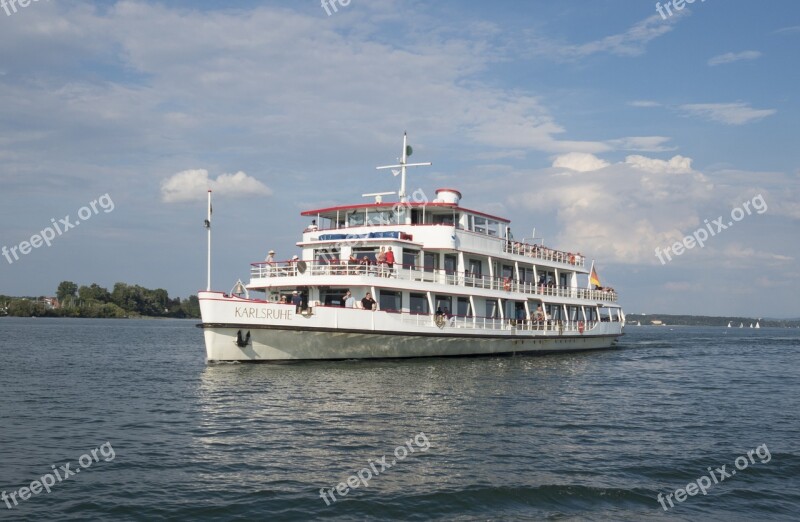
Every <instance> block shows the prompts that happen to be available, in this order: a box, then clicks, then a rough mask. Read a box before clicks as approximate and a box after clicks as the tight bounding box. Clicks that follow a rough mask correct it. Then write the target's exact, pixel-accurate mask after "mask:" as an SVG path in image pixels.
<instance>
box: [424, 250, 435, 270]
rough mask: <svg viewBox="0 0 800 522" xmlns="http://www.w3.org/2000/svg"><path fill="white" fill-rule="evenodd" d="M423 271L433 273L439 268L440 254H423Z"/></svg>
mask: <svg viewBox="0 0 800 522" xmlns="http://www.w3.org/2000/svg"><path fill="white" fill-rule="evenodd" d="M423 265H424V266H423V270H425V271H426V272H433V271H434V270H436V269H437V268H439V254H438V253H436V252H425V253H424V254H423Z"/></svg>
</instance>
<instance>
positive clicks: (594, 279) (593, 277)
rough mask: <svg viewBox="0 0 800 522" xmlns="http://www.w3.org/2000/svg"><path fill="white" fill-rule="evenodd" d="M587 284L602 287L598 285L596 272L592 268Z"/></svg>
mask: <svg viewBox="0 0 800 522" xmlns="http://www.w3.org/2000/svg"><path fill="white" fill-rule="evenodd" d="M589 283H590V284H593V285H595V286H603V285H601V284H600V278H599V277H597V270H595V269H594V266H592V273H591V275H590V276H589Z"/></svg>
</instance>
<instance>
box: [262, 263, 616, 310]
mask: <svg viewBox="0 0 800 522" xmlns="http://www.w3.org/2000/svg"><path fill="white" fill-rule="evenodd" d="M298 276H303V277H322V276H363V277H387V278H393V279H398V280H401V281H417V282H426V283H438V284H443V285H451V286H468V287H472V288H483V289H487V290H504V291H507V292H513V293H521V294H532V295H540V296H552V297H571V298H574V299H591V300H595V301H609V302H616V301H617V294H616V292H614V291H608V290H589V289H586V288H569V287H568V288H564V287H557V286H547V285H539V284H536V283H534V282H525V281H516V280H511V279H508V278H499V277H489V276H487V275H478V274H471V273H469V272H450V271H446V270H442V269H437V270H434V269H431V268H424V267H420V266H409V265H403V266H401V265H395V266H394V267H393V268H389V267H388V266H386V265H383V266H379V265H352V264H328V263H313V262H308V261H303V262H294V261H291V262H282V263H273V264H269V263H266V262H260V263H252V265H251V268H250V278H251V279H266V278H274V277H277V278H286V277H298Z"/></svg>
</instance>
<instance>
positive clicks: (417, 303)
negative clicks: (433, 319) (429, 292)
mask: <svg viewBox="0 0 800 522" xmlns="http://www.w3.org/2000/svg"><path fill="white" fill-rule="evenodd" d="M408 297H409V305H410V306H409V310H410V312H411V313H412V314H429V313H430V311H429V310H428V297H427V296H426V295H425V294H409V296H408Z"/></svg>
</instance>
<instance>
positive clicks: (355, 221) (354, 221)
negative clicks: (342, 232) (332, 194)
mask: <svg viewBox="0 0 800 522" xmlns="http://www.w3.org/2000/svg"><path fill="white" fill-rule="evenodd" d="M363 224H364V214H363V213H362V212H360V211H358V210H354V211H353V212H351V213H350V214H347V226H349V227H360V226H362V225H363Z"/></svg>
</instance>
